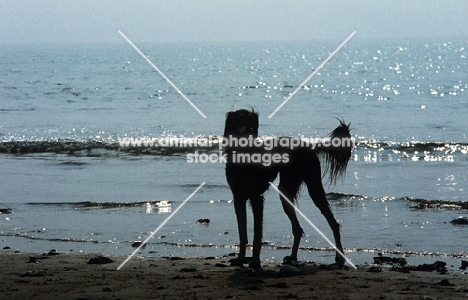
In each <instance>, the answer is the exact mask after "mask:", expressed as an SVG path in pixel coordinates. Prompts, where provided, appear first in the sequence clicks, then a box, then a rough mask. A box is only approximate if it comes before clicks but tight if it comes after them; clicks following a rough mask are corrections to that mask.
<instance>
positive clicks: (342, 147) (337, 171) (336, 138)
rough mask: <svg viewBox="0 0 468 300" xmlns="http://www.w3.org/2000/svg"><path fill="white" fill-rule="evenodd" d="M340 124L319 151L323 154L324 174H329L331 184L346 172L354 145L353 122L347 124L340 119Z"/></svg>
mask: <svg viewBox="0 0 468 300" xmlns="http://www.w3.org/2000/svg"><path fill="white" fill-rule="evenodd" d="M337 120H338V121H340V125H339V126H338V127H336V129H335V130H333V131H332V132H331V133H330V135H329V140H328V141H327V143H326V144H322V146H321V147H320V148H319V153H320V154H322V155H323V157H324V162H325V168H324V176H325V175H326V174H328V175H329V182H330V184H336V181H337V179H338V178H341V177H343V175H344V174H345V173H346V168H347V166H348V162H349V159H350V158H351V150H352V149H353V147H354V139H353V138H352V137H351V129H350V126H351V123H349V124H346V123H345V122H344V120H340V119H337Z"/></svg>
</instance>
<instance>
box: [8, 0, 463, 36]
mask: <svg viewBox="0 0 468 300" xmlns="http://www.w3.org/2000/svg"><path fill="white" fill-rule="evenodd" d="M467 16H468V1H467V0H453V1H452V0H447V1H440V0H426V1H422V0H421V1H412V0H405V1H400V0H397V1H395V0H392V1H390V0H380V1H372V0H368V1H365V0H355V1H349V0H348V1H346V0H344V1H337V0H336V1H335V0H297V1H294V0H290V1H266V0H262V1H246V0H241V1H235V0H231V1H221V0H218V1H214V0H212V1H210V0H191V1H190V0H185V1H182V0H170V1H136V0H135V1H127V0H125V1H122V0H120V1H116V0H113V1H97V0H96V1H92V0H81V1H71V0H70V1H65V0H57V1H47V0H43V1H38V0H37V1H24V0H23V1H9V0H0V44H4V43H23V42H26V43H32V42H59V43H64V42H98V41H102V42H121V41H122V37H121V36H120V35H119V34H118V33H117V31H118V30H122V32H124V33H125V34H126V35H127V36H128V37H129V38H130V39H132V40H133V41H135V42H155V41H163V42H168V41H175V42H180V41H186V42H196V41H243V40H248V41H250V40H256V41H264V40H284V41H287V40H311V39H317V38H331V39H336V40H343V39H345V38H346V37H347V36H348V35H349V34H350V33H351V32H353V31H357V35H356V36H355V38H388V37H390V38H394V37H402V38H414V37H424V38H430V37H446V38H452V37H461V38H468V17H467Z"/></svg>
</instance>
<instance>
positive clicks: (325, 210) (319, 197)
mask: <svg viewBox="0 0 468 300" xmlns="http://www.w3.org/2000/svg"><path fill="white" fill-rule="evenodd" d="M306 183H307V189H308V191H309V195H310V197H311V198H312V200H313V201H314V203H315V205H316V206H317V207H318V209H319V210H320V212H321V213H322V215H323V216H324V217H325V219H326V220H327V222H328V225H329V226H330V228H331V230H332V232H333V237H334V238H335V246H336V248H337V249H338V250H340V251H341V253H343V246H342V245H341V233H340V224H338V222H336V219H335V217H334V215H333V212H332V211H331V208H330V204H329V203H328V200H327V198H326V197H325V190H324V189H323V185H322V181H321V179H320V180H318V181H317V180H315V181H314V183H313V184H311V183H310V182H306ZM345 261H346V260H345V258H344V257H343V256H341V254H340V253H339V252H338V251H337V252H336V257H335V262H336V264H337V265H338V266H340V267H342V266H343V265H344V263H345Z"/></svg>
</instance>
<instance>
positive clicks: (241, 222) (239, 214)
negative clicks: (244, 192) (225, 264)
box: [231, 198, 248, 266]
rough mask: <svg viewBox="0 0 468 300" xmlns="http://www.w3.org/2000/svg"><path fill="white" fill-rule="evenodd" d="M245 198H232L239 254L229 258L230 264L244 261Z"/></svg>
mask: <svg viewBox="0 0 468 300" xmlns="http://www.w3.org/2000/svg"><path fill="white" fill-rule="evenodd" d="M246 206H247V199H241V198H234V209H235V211H236V218H237V230H238V232H239V255H238V257H237V259H233V260H231V266H242V265H243V264H244V263H245V251H246V247H247V242H248V239H247V207H246Z"/></svg>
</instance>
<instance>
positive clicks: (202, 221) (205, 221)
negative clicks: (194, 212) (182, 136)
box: [197, 218, 211, 225]
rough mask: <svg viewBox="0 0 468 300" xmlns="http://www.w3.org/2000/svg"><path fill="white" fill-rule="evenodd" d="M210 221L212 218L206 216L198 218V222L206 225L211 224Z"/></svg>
mask: <svg viewBox="0 0 468 300" xmlns="http://www.w3.org/2000/svg"><path fill="white" fill-rule="evenodd" d="M210 222H211V221H210V219H206V218H205V219H198V220H197V224H205V225H206V224H210Z"/></svg>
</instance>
